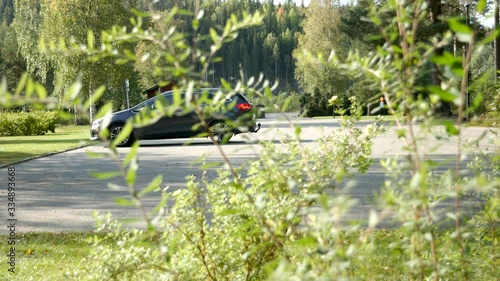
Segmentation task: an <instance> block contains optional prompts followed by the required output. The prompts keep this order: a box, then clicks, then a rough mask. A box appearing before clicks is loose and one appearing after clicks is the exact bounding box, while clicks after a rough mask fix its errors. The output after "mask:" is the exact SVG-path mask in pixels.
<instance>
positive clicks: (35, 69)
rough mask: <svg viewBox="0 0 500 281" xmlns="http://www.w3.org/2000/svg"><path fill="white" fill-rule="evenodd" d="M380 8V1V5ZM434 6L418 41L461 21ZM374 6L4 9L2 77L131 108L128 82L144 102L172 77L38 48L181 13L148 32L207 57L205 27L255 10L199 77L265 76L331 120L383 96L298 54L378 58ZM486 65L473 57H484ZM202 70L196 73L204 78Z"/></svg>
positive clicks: (18, 1) (76, 1) (254, 3)
mask: <svg viewBox="0 0 500 281" xmlns="http://www.w3.org/2000/svg"><path fill="white" fill-rule="evenodd" d="M383 3H384V1H382V2H380V5H383ZM429 3H430V9H429V16H428V20H427V21H423V24H422V25H421V26H420V27H419V37H418V38H419V40H422V42H425V41H426V40H429V38H431V36H433V35H435V34H438V33H442V32H445V31H446V30H447V23H446V22H445V21H443V20H440V19H442V18H446V17H453V16H460V15H464V7H463V5H460V4H459V3H458V1H450V0H433V1H430V2H429ZM370 4H372V2H371V1H370V0H360V1H357V2H355V3H349V4H345V3H344V2H342V3H341V2H340V1H322V0H312V1H311V2H310V5H309V6H308V7H304V6H303V4H302V5H296V4H295V2H294V1H292V0H283V1H282V3H281V4H278V5H275V4H274V3H273V1H272V0H264V1H258V0H225V1H223V0H199V1H192V0H189V1H188V0H159V1H150V0H110V1H91V0H89V1H87V0H86V1H83V0H68V1H51V0H1V1H0V38H1V41H0V58H1V59H0V75H1V76H4V77H6V78H7V79H6V81H7V83H8V88H11V89H12V88H13V87H15V83H16V81H17V80H18V78H19V77H21V75H22V73H23V72H28V73H29V74H30V75H32V76H33V77H36V78H37V79H38V80H39V81H42V82H43V83H44V85H45V86H46V87H47V88H48V89H49V90H50V91H53V92H55V93H61V92H63V91H64V90H65V89H66V88H67V87H68V86H69V85H70V84H71V81H74V80H75V79H76V78H77V77H81V78H82V79H83V81H84V82H83V88H84V90H83V93H84V94H88V93H89V92H90V91H92V90H93V89H95V88H96V87H97V86H98V85H101V84H104V85H106V86H107V92H106V95H105V99H107V100H113V101H114V102H115V106H116V107H117V108H122V107H124V106H125V104H126V102H125V99H124V90H125V82H124V81H125V80H126V79H128V80H129V81H130V86H131V88H130V90H131V93H132V95H131V97H133V99H135V101H137V100H139V99H141V98H143V97H142V96H141V94H140V93H143V92H144V90H145V89H147V88H149V87H152V86H154V85H156V84H157V83H159V82H160V81H163V80H166V79H170V78H171V77H167V76H168V75H167V76H165V75H164V76H163V77H158V75H155V73H154V69H152V68H151V67H149V65H148V63H147V62H145V63H140V62H139V63H135V64H131V63H127V64H123V65H116V64H115V63H114V61H111V60H101V61H99V63H95V62H92V61H88V60H87V58H84V57H67V56H66V57H62V56H58V55H47V54H46V53H43V52H41V51H40V50H39V42H40V41H41V40H42V41H45V42H48V41H57V40H58V38H59V37H64V38H71V37H73V38H74V39H75V40H76V42H79V43H86V42H87V39H88V38H87V31H88V30H92V31H93V32H94V35H95V40H96V44H97V43H98V42H99V34H100V31H101V30H106V29H110V28H111V27H112V26H113V25H119V26H125V27H127V26H130V25H131V24H130V22H129V18H130V17H132V16H133V15H134V14H133V12H132V8H134V9H136V10H138V11H146V12H147V11H151V12H155V13H157V14H159V15H162V13H166V12H167V11H169V10H171V9H173V8H174V7H178V8H180V9H183V10H186V11H190V12H191V13H192V14H191V15H185V16H179V18H177V19H175V20H173V21H171V22H165V21H163V20H162V19H161V18H156V19H152V18H147V19H145V23H144V28H149V29H154V30H157V31H162V32H163V31H164V32H167V31H168V29H169V28H170V27H172V26H175V27H176V28H178V29H180V30H181V31H183V32H184V33H185V34H186V36H188V37H191V38H192V40H191V43H192V44H198V47H200V48H201V49H207V50H208V49H209V46H210V40H209V39H208V38H205V39H202V40H199V37H198V35H200V34H208V33H209V28H216V29H217V30H219V31H220V30H222V29H223V27H224V24H225V22H226V21H227V20H228V19H229V18H230V16H231V15H236V16H241V14H242V12H243V11H245V12H248V13H254V12H257V11H258V12H260V13H261V14H263V15H264V16H265V19H264V24H263V25H261V26H259V27H257V28H251V29H248V30H243V31H241V32H240V33H239V37H238V38H237V40H235V41H234V42H232V43H231V44H225V45H224V46H223V48H222V49H221V50H220V51H219V52H218V54H217V56H218V57H220V59H221V60H220V61H218V62H214V63H211V65H210V66H209V69H208V71H207V72H206V73H205V75H204V77H200V78H201V79H204V80H206V81H207V82H209V83H211V84H213V85H219V84H220V81H221V79H225V80H226V81H230V82H235V81H237V80H239V79H240V78H241V77H240V73H243V74H244V76H245V77H250V76H258V75H260V74H263V75H264V77H265V78H266V79H268V80H270V81H278V82H279V85H280V89H281V90H295V91H298V92H306V93H308V94H309V95H311V96H313V95H321V96H320V97H315V98H314V99H310V100H316V101H317V103H319V104H313V105H312V106H313V107H317V106H321V107H323V109H322V110H323V111H329V110H331V109H329V108H327V106H326V102H325V101H326V100H328V99H329V97H331V96H332V95H338V96H340V100H341V101H342V102H344V103H345V102H348V100H349V99H348V97H349V96H350V95H357V96H358V97H359V98H360V101H361V102H362V103H368V102H369V101H370V99H371V100H374V98H375V97H376V96H377V93H376V92H375V91H370V90H367V89H366V88H365V87H362V86H361V85H363V78H362V77H348V76H346V75H344V73H342V72H341V71H339V70H337V69H336V68H335V66H331V65H330V66H325V65H314V64H311V63H310V61H308V60H305V59H302V57H301V55H303V54H304V51H307V52H310V53H312V54H317V53H323V54H324V56H328V55H329V53H330V51H331V50H334V51H335V52H336V53H337V54H339V57H342V58H345V57H347V55H348V53H349V51H354V50H356V51H358V52H360V53H362V54H363V53H367V52H370V51H372V50H374V49H375V48H376V47H377V45H378V44H379V43H380V42H381V41H380V39H381V38H380V37H377V34H379V32H380V30H379V29H378V28H377V27H376V25H375V24H373V23H372V22H370V20H369V18H370V8H369V7H370ZM198 10H204V12H205V13H204V17H203V18H202V19H201V21H200V26H199V28H198V30H197V31H194V30H193V27H192V26H191V24H190V23H191V19H192V17H194V16H195V15H194V13H195V12H196V11H198ZM393 17H394V15H390V14H388V15H387V17H386V19H385V20H386V21H387V22H386V23H384V24H391V19H392V18H393ZM471 18H472V21H471V22H472V24H473V26H474V29H475V30H477V31H478V34H479V36H480V38H481V37H484V36H485V34H486V33H487V32H488V30H486V29H485V28H484V27H482V26H481V25H480V24H479V23H478V21H477V17H476V15H475V14H474V13H472V14H471ZM463 47H464V46H462V45H454V46H445V47H444V48H445V49H446V48H448V49H450V48H454V50H456V51H455V53H456V56H461V55H462V51H463ZM149 48H150V46H148V45H147V44H141V43H139V44H136V45H134V46H130V49H131V50H132V51H133V52H135V53H137V54H141V53H144V52H148V51H150V50H149ZM174 49H175V48H172V50H173V51H174ZM486 51H488V50H486ZM483 52H484V50H483ZM436 55H439V53H438V54H436ZM488 56H489V55H488V54H482V55H477V57H481V58H484V57H488ZM167 63H168V62H165V64H167ZM476 66H477V67H476V68H474V64H473V69H472V72H473V74H474V75H476V76H479V75H480V74H481V73H484V71H487V70H488V69H490V68H486V69H485V67H484V65H478V64H476ZM196 67H198V66H196V65H195V66H194V68H195V69H194V70H199V69H196ZM491 67H493V65H491ZM479 68H480V69H479ZM439 75H440V74H439V69H437V68H433V66H431V65H430V66H429V68H428V71H427V72H423V73H422V75H421V77H420V78H419V79H421V80H422V83H425V82H428V81H433V82H434V83H435V84H439ZM304 102H307V101H304Z"/></svg>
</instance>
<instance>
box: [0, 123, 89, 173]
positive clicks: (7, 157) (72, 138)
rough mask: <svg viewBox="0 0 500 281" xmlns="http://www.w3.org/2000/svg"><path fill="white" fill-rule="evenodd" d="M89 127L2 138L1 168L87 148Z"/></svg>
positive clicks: (60, 128)
mask: <svg viewBox="0 0 500 281" xmlns="http://www.w3.org/2000/svg"><path fill="white" fill-rule="evenodd" d="M88 139H89V126H64V127H58V128H56V132H55V133H47V134H45V135H41V136H14V137H10V136H1V137H0V167H2V166H5V165H8V164H12V163H15V162H18V161H21V160H26V159H30V158H33V157H37V156H42V155H47V154H51V153H55V152H60V151H64V150H68V149H71V148H77V147H82V146H85V145H86V144H87V143H88V142H87V141H88Z"/></svg>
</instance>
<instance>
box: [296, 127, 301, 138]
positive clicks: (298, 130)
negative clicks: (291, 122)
mask: <svg viewBox="0 0 500 281" xmlns="http://www.w3.org/2000/svg"><path fill="white" fill-rule="evenodd" d="M300 133H302V127H301V126H296V127H295V136H297V137H299V136H300Z"/></svg>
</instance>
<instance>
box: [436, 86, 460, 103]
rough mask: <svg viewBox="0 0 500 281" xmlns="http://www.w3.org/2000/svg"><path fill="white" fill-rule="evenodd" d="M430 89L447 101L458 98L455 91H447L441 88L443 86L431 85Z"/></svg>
mask: <svg viewBox="0 0 500 281" xmlns="http://www.w3.org/2000/svg"><path fill="white" fill-rule="evenodd" d="M429 90H430V91H431V93H433V94H435V95H437V96H438V97H439V99H440V100H442V101H445V102H453V101H455V100H456V99H457V98H458V97H457V96H456V95H454V94H453V93H450V92H448V91H445V90H443V89H441V87H439V86H429Z"/></svg>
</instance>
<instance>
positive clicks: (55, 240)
mask: <svg viewBox="0 0 500 281" xmlns="http://www.w3.org/2000/svg"><path fill="white" fill-rule="evenodd" d="M93 235H94V234H93V233H90V232H87V233H27V234H18V235H17V236H16V245H15V247H16V251H15V254H16V266H15V273H14V274H13V273H11V272H9V271H8V269H9V268H10V265H9V264H7V262H6V261H7V257H6V254H8V253H9V248H8V247H10V246H11V245H8V244H7V241H8V237H7V236H5V235H2V236H0V243H1V246H0V248H1V249H2V253H5V255H3V256H4V257H5V258H4V261H2V266H0V268H1V271H0V280H67V279H68V278H67V277H66V275H67V273H68V271H70V270H72V269H74V268H75V267H77V266H78V265H80V264H81V262H82V261H83V259H84V258H85V257H86V256H88V255H89V254H90V253H91V245H90V244H89V243H87V242H86V241H85V239H87V238H89V237H91V236H93Z"/></svg>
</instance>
